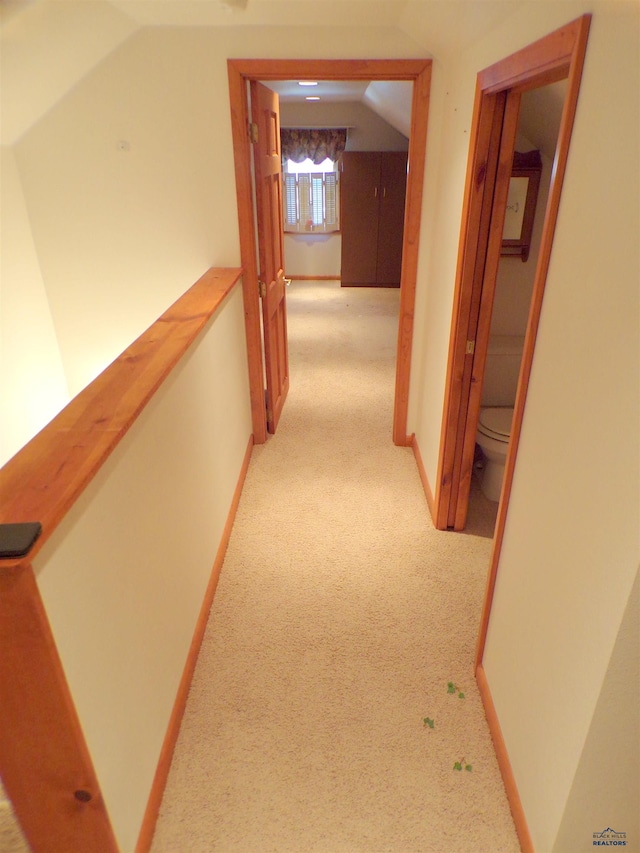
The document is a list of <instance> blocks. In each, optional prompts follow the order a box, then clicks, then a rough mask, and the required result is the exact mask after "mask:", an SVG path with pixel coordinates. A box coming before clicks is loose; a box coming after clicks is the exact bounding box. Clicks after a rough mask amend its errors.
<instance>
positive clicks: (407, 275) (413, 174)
mask: <svg viewBox="0 0 640 853" xmlns="http://www.w3.org/2000/svg"><path fill="white" fill-rule="evenodd" d="M227 65H228V76H229V94H230V102H231V122H232V135H233V145H234V161H235V175H236V194H237V199H238V221H239V228H240V253H241V259H242V268H243V293H244V307H245V326H246V333H247V354H248V362H249V385H250V394H251V412H252V421H253V435H254V441H255V442H256V443H257V444H260V443H264V441H266V437H267V422H266V412H265V405H264V385H263V374H264V360H263V351H262V340H261V331H260V307H259V295H258V265H257V257H258V241H257V236H256V229H255V227H254V202H253V192H252V175H251V148H250V146H251V142H250V139H249V134H248V127H249V104H248V96H247V82H249V81H252V80H256V81H258V80H261V81H263V82H265V81H266V82H268V81H269V80H290V79H294V78H295V79H322V80H409V81H412V82H413V99H412V114H411V130H410V139H409V153H408V171H407V197H406V209H405V226H404V238H403V253H402V275H401V282H400V308H399V320H398V344H397V358H396V382H395V395H394V416H393V441H394V443H395V444H396V445H401V446H404V445H408V444H409V443H410V442H411V437H410V436H408V435H407V413H408V400H409V379H410V370H411V348H412V341H413V313H414V305H415V291H416V278H417V266H418V248H419V233H420V217H421V207H422V191H423V183H424V166H425V156H426V136H427V119H428V110H429V89H430V81H431V60H260V59H256V60H229V61H228V63H227Z"/></svg>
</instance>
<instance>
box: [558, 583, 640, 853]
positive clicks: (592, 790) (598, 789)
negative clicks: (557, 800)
mask: <svg viewBox="0 0 640 853" xmlns="http://www.w3.org/2000/svg"><path fill="white" fill-rule="evenodd" d="M638 696H640V572H638V573H636V579H635V582H634V585H633V588H632V590H631V594H630V596H629V601H628V603H627V607H626V609H625V611H624V615H623V617H622V622H621V623H620V630H619V631H618V635H617V637H616V642H615V645H614V648H613V653H612V655H611V659H610V661H609V665H608V667H607V673H606V676H605V679H604V682H603V684H602V690H601V691H600V696H599V698H598V704H597V705H596V709H595V713H594V715H593V719H592V721H591V725H590V726H589V733H588V735H587V738H586V740H585V746H584V749H583V750H582V755H581V756H580V763H579V765H578V769H577V771H576V775H575V778H574V780H573V784H572V786H571V793H570V795H569V798H568V800H567V807H566V809H565V812H564V814H563V816H562V823H561V824H560V829H559V832H558V835H557V837H556V841H555V845H554V848H553V850H554V853H565V851H567V850H572V849H575V848H576V847H577V846H578V845H577V843H576V841H577V840H578V839H579V840H580V841H582V842H583V843H584V846H585V847H586V846H587V845H588V843H589V840H590V839H591V836H592V833H589V832H588V831H586V832H585V828H586V829H587V830H588V827H592V829H593V833H600V832H603V831H604V830H605V829H608V828H611V829H613V830H615V832H616V833H618V834H619V835H621V834H622V833H624V836H625V838H624V839H622V838H621V839H619V840H624V841H626V842H627V843H626V845H625V847H624V849H625V851H629V853H638V851H640V809H638V803H640V773H639V772H638V759H639V758H640V754H639V753H640V711H639V709H638V702H637V699H638ZM612 720H615V721H616V724H615V725H612Z"/></svg>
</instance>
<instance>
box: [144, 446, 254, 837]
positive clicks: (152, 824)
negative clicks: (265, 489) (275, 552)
mask: <svg viewBox="0 0 640 853" xmlns="http://www.w3.org/2000/svg"><path fill="white" fill-rule="evenodd" d="M252 451H253V436H251V438H250V439H249V444H248V446H247V450H246V453H245V455H244V460H243V462H242V467H241V469H240V474H239V476H238V483H237V485H236V488H235V492H234V495H233V499H232V501H231V507H230V509H229V514H228V516H227V522H226V524H225V527H224V531H223V533H222V537H221V539H220V544H219V546H218V551H217V553H216V557H215V560H214V563H213V568H212V570H211V576H210V578H209V584H208V586H207V590H206V592H205V595H204V599H203V601H202V607H201V608H200V614H199V616H198V621H197V622H196V627H195V630H194V632H193V638H192V640H191V646H190V647H189V653H188V655H187V660H186V662H185V665H184V670H183V672H182V678H181V679H180V685H179V687H178V692H177V694H176V698H175V702H174V704H173V710H172V712H171V717H170V718H169V724H168V726H167V732H166V734H165V737H164V742H163V744H162V749H161V751H160V757H159V759H158V766H157V767H156V772H155V775H154V777H153V783H152V785H151V792H150V794H149V799H148V801H147V807H146V809H145V813H144V817H143V819H142V826H141V829H140V834H139V836H138V842H137V844H136V853H148V851H149V850H150V849H151V844H152V842H153V834H154V832H155V828H156V822H157V820H158V814H159V811H160V806H161V804H162V797H163V794H164V789H165V787H166V784H167V779H168V777H169V771H170V769H171V761H172V759H173V753H174V750H175V746H176V743H177V740H178V735H179V734H180V725H181V723H182V718H183V716H184V711H185V708H186V705H187V698H188V696H189V689H190V687H191V681H192V680H193V673H194V671H195V668H196V664H197V662H198V655H199V654H200V648H201V646H202V640H203V638H204V634H205V631H206V628H207V623H208V621H209V611H210V610H211V605H212V604H213V599H214V596H215V593H216V589H217V586H218V580H219V579H220V572H221V571H222V566H223V563H224V558H225V554H226V553H227V547H228V545H229V539H230V538H231V531H232V529H233V523H234V521H235V517H236V513H237V511H238V504H239V503H240V496H241V494H242V488H243V486H244V481H245V479H246V476H247V470H248V468H249V462H250V461H251V453H252Z"/></svg>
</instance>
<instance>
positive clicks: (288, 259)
mask: <svg viewBox="0 0 640 853" xmlns="http://www.w3.org/2000/svg"><path fill="white" fill-rule="evenodd" d="M341 250H342V235H341V234H339V233H337V234H285V235H284V263H285V273H286V275H287V276H303V277H309V276H311V277H314V276H322V277H325V276H332V277H333V278H340V266H341V257H340V253H341Z"/></svg>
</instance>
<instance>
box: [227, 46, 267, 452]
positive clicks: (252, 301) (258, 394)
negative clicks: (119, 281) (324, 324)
mask: <svg viewBox="0 0 640 853" xmlns="http://www.w3.org/2000/svg"><path fill="white" fill-rule="evenodd" d="M243 68H244V63H239V62H237V61H235V60H232V59H229V60H227V75H228V78H229V103H230V106H231V137H232V140H233V161H234V169H235V176H236V197H237V207H238V229H239V236H240V259H241V263H242V269H243V278H242V293H243V300H244V322H245V332H246V336H247V360H248V365H249V396H250V400H251V420H252V424H253V439H254V441H255V443H256V444H264V442H265V441H266V440H267V410H266V406H265V396H264V394H265V379H264V359H263V357H262V328H261V325H260V322H261V321H260V300H259V298H258V246H257V242H256V233H255V229H256V225H255V220H254V212H253V179H252V174H251V143H250V141H249V134H248V128H249V105H248V101H247V79H248V78H247V77H246V76H245V75H244V73H243V70H242V69H243Z"/></svg>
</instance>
